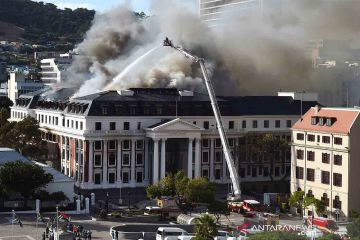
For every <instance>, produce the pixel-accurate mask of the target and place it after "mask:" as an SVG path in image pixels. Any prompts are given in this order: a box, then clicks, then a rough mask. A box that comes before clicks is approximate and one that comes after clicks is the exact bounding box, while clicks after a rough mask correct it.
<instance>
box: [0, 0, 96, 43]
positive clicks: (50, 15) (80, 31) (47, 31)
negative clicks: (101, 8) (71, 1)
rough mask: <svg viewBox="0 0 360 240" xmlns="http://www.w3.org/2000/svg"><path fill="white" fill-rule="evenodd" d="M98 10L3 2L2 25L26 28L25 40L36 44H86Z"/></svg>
mask: <svg viewBox="0 0 360 240" xmlns="http://www.w3.org/2000/svg"><path fill="white" fill-rule="evenodd" d="M94 15H95V11H94V10H88V9H84V8H79V9H75V10H72V9H68V8H66V9H64V10H62V9H58V8H57V6H56V5H54V4H51V3H43V2H33V1H30V0H0V21H3V22H7V23H11V24H14V25H16V26H18V27H20V28H23V29H24V30H25V32H24V33H23V35H22V38H24V39H26V40H28V41H30V42H31V43H35V44H46V43H48V42H61V43H71V44H72V45H73V44H75V43H78V42H80V41H82V39H83V36H84V34H85V32H86V31H87V30H88V29H89V28H90V25H91V21H92V20H93V18H94Z"/></svg>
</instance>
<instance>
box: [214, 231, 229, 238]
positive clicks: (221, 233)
mask: <svg viewBox="0 0 360 240" xmlns="http://www.w3.org/2000/svg"><path fill="white" fill-rule="evenodd" d="M228 237H229V235H228V233H227V232H226V231H221V230H219V231H218V234H217V236H216V237H214V240H227V238H228Z"/></svg>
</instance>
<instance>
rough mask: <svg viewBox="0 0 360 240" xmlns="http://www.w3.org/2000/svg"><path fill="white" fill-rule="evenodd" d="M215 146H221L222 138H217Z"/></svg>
mask: <svg viewBox="0 0 360 240" xmlns="http://www.w3.org/2000/svg"><path fill="white" fill-rule="evenodd" d="M215 147H216V148H221V140H220V138H217V139H215Z"/></svg>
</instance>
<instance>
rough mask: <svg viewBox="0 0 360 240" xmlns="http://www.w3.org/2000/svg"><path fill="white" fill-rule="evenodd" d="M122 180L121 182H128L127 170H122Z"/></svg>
mask: <svg viewBox="0 0 360 240" xmlns="http://www.w3.org/2000/svg"><path fill="white" fill-rule="evenodd" d="M122 182H123V183H129V172H123V173H122Z"/></svg>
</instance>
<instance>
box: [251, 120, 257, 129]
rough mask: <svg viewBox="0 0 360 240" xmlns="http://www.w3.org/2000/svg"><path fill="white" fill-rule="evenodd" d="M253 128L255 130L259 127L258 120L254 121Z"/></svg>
mask: <svg viewBox="0 0 360 240" xmlns="http://www.w3.org/2000/svg"><path fill="white" fill-rule="evenodd" d="M252 127H253V128H257V127H258V122H257V120H253V121H252Z"/></svg>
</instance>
